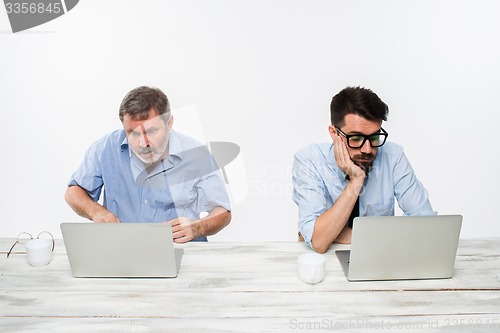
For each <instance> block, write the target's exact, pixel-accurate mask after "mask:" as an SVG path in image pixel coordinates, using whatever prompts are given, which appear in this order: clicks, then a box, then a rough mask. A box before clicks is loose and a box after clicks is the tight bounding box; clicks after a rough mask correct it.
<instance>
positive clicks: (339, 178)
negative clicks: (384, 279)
mask: <svg viewBox="0 0 500 333" xmlns="http://www.w3.org/2000/svg"><path fill="white" fill-rule="evenodd" d="M292 181H293V194H292V197H293V200H294V201H295V203H296V204H297V206H298V209H299V222H298V227H299V231H300V232H301V234H302V235H303V237H304V239H305V241H306V243H307V244H308V245H309V246H312V244H311V238H312V234H313V230H314V223H315V222H316V219H317V218H318V216H320V215H321V214H323V213H324V212H325V211H326V210H327V209H329V208H330V207H331V206H333V204H334V203H335V201H337V198H338V197H339V196H340V194H341V193H342V191H343V190H344V188H345V187H346V186H347V183H348V182H349V179H348V178H347V175H346V173H345V172H343V171H342V170H341V169H340V167H339V166H338V165H337V163H336V161H335V156H334V152H333V144H332V143H323V144H311V145H309V146H307V147H305V148H303V149H301V150H299V151H298V152H297V153H296V154H295V158H294V163H293V168H292ZM395 199H396V200H397V202H398V205H399V207H400V208H401V210H402V211H403V213H404V214H405V215H435V214H436V212H434V211H433V210H432V207H431V204H430V202H429V195H428V193H427V191H426V189H425V188H424V186H423V185H422V183H420V181H419V180H418V179H417V177H416V175H415V172H414V171H413V169H412V167H411V165H410V163H409V161H408V159H407V158H406V155H405V154H404V152H403V148H402V147H401V146H399V145H397V144H395V143H392V142H387V143H386V144H385V145H383V146H382V147H380V148H378V151H377V156H376V158H375V161H374V162H373V167H372V169H371V170H370V172H369V174H368V177H367V178H366V180H365V184H364V186H363V189H362V191H361V193H360V196H359V215H360V216H383V215H394V204H395Z"/></svg>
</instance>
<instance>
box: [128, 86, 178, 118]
mask: <svg viewBox="0 0 500 333" xmlns="http://www.w3.org/2000/svg"><path fill="white" fill-rule="evenodd" d="M151 109H155V110H156V114H157V115H158V116H159V115H165V120H168V118H169V117H170V103H169V102H168V98H167V96H166V95H165V94H164V93H163V91H161V90H160V89H158V88H151V87H146V86H142V87H138V88H135V89H133V90H131V91H129V92H128V93H127V95H126V96H125V97H124V98H123V100H122V103H121V104H120V112H119V117H120V120H121V121H122V122H123V117H124V116H125V115H128V116H130V117H131V118H135V117H137V116H138V117H139V119H140V120H143V119H147V118H148V113H149V111H150V110H151Z"/></svg>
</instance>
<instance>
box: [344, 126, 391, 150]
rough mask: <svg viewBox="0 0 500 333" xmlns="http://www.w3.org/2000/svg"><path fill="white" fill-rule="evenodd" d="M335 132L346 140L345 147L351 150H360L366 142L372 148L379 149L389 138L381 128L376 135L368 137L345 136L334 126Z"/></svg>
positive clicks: (360, 135)
mask: <svg viewBox="0 0 500 333" xmlns="http://www.w3.org/2000/svg"><path fill="white" fill-rule="evenodd" d="M335 128H336V129H337V131H338V132H339V133H340V134H341V135H342V136H343V137H344V138H346V139H347V145H348V146H349V147H351V148H361V147H363V145H364V144H365V142H366V140H368V141H369V142H370V145H371V146H372V147H381V146H383V145H384V143H385V141H386V140H387V137H388V136H389V133H387V132H386V131H385V129H383V128H382V127H380V132H378V133H373V134H370V135H363V134H345V133H344V132H342V130H341V129H340V128H338V127H337V126H335Z"/></svg>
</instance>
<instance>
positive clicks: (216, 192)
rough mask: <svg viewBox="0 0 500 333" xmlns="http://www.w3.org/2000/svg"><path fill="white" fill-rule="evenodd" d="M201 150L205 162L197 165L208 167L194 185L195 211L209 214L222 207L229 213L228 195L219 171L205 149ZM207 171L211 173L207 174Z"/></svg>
mask: <svg viewBox="0 0 500 333" xmlns="http://www.w3.org/2000/svg"><path fill="white" fill-rule="evenodd" d="M203 150H205V152H204V153H203V154H201V156H204V158H203V159H204V160H205V161H203V160H202V161H198V163H204V164H205V163H206V164H208V165H209V167H208V168H206V169H205V171H203V172H202V176H201V177H200V178H199V181H198V182H196V184H195V187H196V192H197V194H198V200H197V208H196V210H197V211H198V212H209V211H211V210H212V209H214V208H216V207H222V208H224V209H226V210H227V211H231V204H230V201H229V195H228V193H227V189H226V184H225V182H224V179H223V177H222V173H221V170H220V168H219V167H218V165H217V163H216V162H215V159H214V157H213V156H212V154H211V153H210V152H209V151H208V150H207V149H205V148H204V149H203ZM207 169H208V170H210V171H211V172H207V171H206V170H207Z"/></svg>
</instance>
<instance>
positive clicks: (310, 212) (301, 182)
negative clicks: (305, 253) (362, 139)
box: [292, 153, 331, 247]
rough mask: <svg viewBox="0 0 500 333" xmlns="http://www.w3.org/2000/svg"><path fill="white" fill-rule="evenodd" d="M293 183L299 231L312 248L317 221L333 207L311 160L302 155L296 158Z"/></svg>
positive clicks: (298, 154) (293, 196)
mask: <svg viewBox="0 0 500 333" xmlns="http://www.w3.org/2000/svg"><path fill="white" fill-rule="evenodd" d="M292 183H293V192H292V198H293V200H294V201H295V203H296V204H297V206H298V210H299V220H298V230H299V231H300V233H301V234H302V236H303V237H304V240H305V242H306V244H307V245H309V246H311V247H312V243H311V239H312V235H313V231H314V224H315V222H316V219H317V218H318V216H320V215H321V214H322V213H323V212H325V211H326V210H327V209H328V208H329V206H331V205H330V204H329V202H328V201H327V197H328V195H327V193H326V187H325V185H324V182H323V180H322V178H321V176H320V174H319V173H318V172H317V167H316V166H315V165H314V163H313V162H312V161H311V159H310V158H309V157H306V156H303V155H302V154H300V153H297V154H295V157H294V161H293V166H292Z"/></svg>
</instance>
